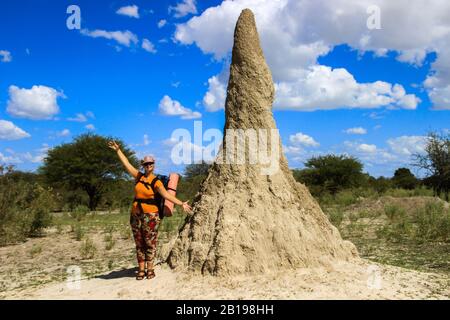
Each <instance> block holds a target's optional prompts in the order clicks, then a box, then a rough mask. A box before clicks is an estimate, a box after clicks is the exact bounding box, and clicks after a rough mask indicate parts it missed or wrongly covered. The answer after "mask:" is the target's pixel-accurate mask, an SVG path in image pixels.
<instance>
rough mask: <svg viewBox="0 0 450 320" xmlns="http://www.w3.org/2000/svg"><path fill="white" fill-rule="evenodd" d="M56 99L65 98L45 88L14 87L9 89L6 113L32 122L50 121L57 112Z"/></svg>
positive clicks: (55, 91)
mask: <svg viewBox="0 0 450 320" xmlns="http://www.w3.org/2000/svg"><path fill="white" fill-rule="evenodd" d="M58 97H65V96H64V94H62V93H61V92H59V91H57V90H55V89H53V88H50V87H46V86H33V87H32V88H31V89H25V88H23V89H21V88H19V87H16V86H14V85H12V86H10V87H9V101H8V106H7V109H6V110H7V112H8V113H9V114H10V115H12V116H15V117H20V118H27V119H33V120H39V119H51V118H52V117H53V116H54V115H56V114H57V113H58V112H59V106H58V103H57V98H58Z"/></svg>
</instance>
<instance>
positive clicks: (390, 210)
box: [384, 205, 406, 223]
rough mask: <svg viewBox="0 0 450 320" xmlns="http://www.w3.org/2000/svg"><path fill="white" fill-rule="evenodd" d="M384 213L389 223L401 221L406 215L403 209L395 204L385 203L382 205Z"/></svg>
mask: <svg viewBox="0 0 450 320" xmlns="http://www.w3.org/2000/svg"><path fill="white" fill-rule="evenodd" d="M384 214H385V215H386V217H388V219H389V221H390V222H391V223H392V222H396V221H401V220H403V219H405V217H406V212H405V209H403V208H401V207H399V206H396V205H386V206H385V207H384Z"/></svg>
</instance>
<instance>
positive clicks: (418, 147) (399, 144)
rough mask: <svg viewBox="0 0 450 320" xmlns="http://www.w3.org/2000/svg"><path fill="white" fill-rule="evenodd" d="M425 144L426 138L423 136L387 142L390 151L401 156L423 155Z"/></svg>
mask: <svg viewBox="0 0 450 320" xmlns="http://www.w3.org/2000/svg"><path fill="white" fill-rule="evenodd" d="M426 143H427V138H426V137H424V136H401V137H397V138H391V139H389V140H388V141H387V144H388V145H389V147H390V148H391V149H392V151H393V152H395V153H397V154H398V155H402V156H411V155H413V154H416V153H424V152H425V146H426Z"/></svg>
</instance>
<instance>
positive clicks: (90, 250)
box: [80, 237, 97, 260]
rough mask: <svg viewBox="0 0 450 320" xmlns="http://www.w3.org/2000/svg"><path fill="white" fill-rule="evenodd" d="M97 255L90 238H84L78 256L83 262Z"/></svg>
mask: <svg viewBox="0 0 450 320" xmlns="http://www.w3.org/2000/svg"><path fill="white" fill-rule="evenodd" d="M96 253H97V247H96V246H95V244H94V242H93V241H92V240H91V238H89V237H86V239H85V240H84V242H83V244H82V245H81V248H80V255H81V258H82V259H83V260H86V259H92V258H94V256H95V254H96Z"/></svg>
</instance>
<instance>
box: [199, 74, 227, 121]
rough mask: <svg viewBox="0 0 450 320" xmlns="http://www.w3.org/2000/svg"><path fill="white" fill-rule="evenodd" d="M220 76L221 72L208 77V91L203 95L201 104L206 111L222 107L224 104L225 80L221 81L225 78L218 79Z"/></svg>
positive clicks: (225, 93)
mask: <svg viewBox="0 0 450 320" xmlns="http://www.w3.org/2000/svg"><path fill="white" fill-rule="evenodd" d="M220 76H222V78H223V74H222V73H221V74H219V75H218V76H213V77H211V78H209V79H208V91H207V92H206V94H205V96H204V97H203V105H204V106H205V108H206V111H210V112H214V111H217V110H220V109H223V108H224V106H225V99H226V95H227V91H226V90H227V89H226V87H225V81H223V80H225V79H223V80H222V81H220V80H219V77H220Z"/></svg>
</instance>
